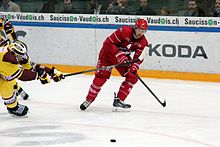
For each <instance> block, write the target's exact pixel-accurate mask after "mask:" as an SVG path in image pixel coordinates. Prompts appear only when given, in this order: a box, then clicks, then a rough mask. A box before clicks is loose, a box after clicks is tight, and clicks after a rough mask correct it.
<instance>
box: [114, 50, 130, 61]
mask: <svg viewBox="0 0 220 147" xmlns="http://www.w3.org/2000/svg"><path fill="white" fill-rule="evenodd" d="M115 57H116V59H117V61H118V63H127V62H129V60H128V57H127V56H126V55H125V53H124V52H123V51H118V52H116V54H115Z"/></svg>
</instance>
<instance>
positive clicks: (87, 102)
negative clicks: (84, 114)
mask: <svg viewBox="0 0 220 147" xmlns="http://www.w3.org/2000/svg"><path fill="white" fill-rule="evenodd" d="M91 103H92V102H90V101H87V100H85V101H84V102H83V103H82V104H81V105H80V109H81V110H83V111H84V110H86V109H87V108H88V107H89V105H90V104H91Z"/></svg>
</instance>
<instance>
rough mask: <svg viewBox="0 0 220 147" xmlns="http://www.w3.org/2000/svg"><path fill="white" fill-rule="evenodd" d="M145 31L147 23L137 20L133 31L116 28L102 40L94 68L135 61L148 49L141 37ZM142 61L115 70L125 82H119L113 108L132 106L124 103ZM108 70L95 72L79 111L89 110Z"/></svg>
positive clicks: (104, 80) (146, 43)
mask: <svg viewBox="0 0 220 147" xmlns="http://www.w3.org/2000/svg"><path fill="white" fill-rule="evenodd" d="M147 29H148V24H147V21H146V20H144V19H138V20H137V21H136V23H135V27H134V28H133V27H130V26H123V27H121V28H119V29H117V30H116V31H115V32H114V33H112V34H111V35H110V36H109V37H107V39H106V40H105V41H104V43H103V46H102V48H101V50H100V53H99V58H98V63H97V68H100V67H103V66H110V65H114V64H119V63H126V62H131V61H135V60H137V59H138V57H139V56H140V55H141V53H142V51H143V50H144V48H145V47H146V46H148V41H147V39H146V38H145V36H144V34H145V32H146V31H147ZM132 52H134V56H133V58H131V57H130V54H131V53H132ZM142 62H143V60H141V61H139V62H135V63H133V64H131V65H130V66H122V67H116V70H117V71H118V72H119V73H120V75H121V76H122V77H125V80H124V81H123V82H122V84H121V86H120V88H119V91H118V93H117V94H115V98H114V102H113V107H115V109H129V108H130V107H131V105H130V104H126V103H125V102H124V100H125V99H126V98H127V96H128V95H129V93H130V91H131V89H132V88H133V85H134V84H136V83H137V81H138V78H137V77H136V76H135V74H134V73H137V71H138V69H139V66H140V64H141V63H142ZM111 71H112V69H105V70H98V71H96V73H95V78H94V80H93V83H92V84H91V86H90V88H89V92H88V95H87V96H86V100H85V101H84V102H83V103H82V104H81V105H80V109H81V110H85V109H86V108H88V107H89V105H90V104H91V103H92V102H93V101H94V100H95V98H96V97H97V95H98V93H99V92H100V90H101V87H102V86H103V85H104V83H105V82H106V81H107V80H108V79H109V78H110V76H111Z"/></svg>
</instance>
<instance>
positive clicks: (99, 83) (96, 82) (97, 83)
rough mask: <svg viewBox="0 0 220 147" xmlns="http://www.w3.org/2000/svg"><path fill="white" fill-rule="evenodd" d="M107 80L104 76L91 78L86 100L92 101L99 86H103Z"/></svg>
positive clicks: (99, 88)
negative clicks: (91, 81)
mask: <svg viewBox="0 0 220 147" xmlns="http://www.w3.org/2000/svg"><path fill="white" fill-rule="evenodd" d="M106 81H107V79H106V78H97V77H95V78H94V80H93V83H92V84H91V86H90V88H89V93H88V95H87V97H86V100H87V101H90V102H92V101H94V100H95V98H96V97H97V95H98V93H99V91H100V90H101V87H102V86H103V84H104V83H105V82H106Z"/></svg>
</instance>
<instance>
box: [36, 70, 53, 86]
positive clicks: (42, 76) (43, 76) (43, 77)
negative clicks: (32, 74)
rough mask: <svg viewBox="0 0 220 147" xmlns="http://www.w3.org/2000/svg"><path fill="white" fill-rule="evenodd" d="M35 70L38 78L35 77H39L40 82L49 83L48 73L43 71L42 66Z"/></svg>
mask: <svg viewBox="0 0 220 147" xmlns="http://www.w3.org/2000/svg"><path fill="white" fill-rule="evenodd" d="M36 72H37V74H38V78H37V79H40V81H41V83H42V84H47V83H50V78H49V75H48V74H47V72H46V71H45V69H44V68H38V69H37V70H36Z"/></svg>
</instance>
